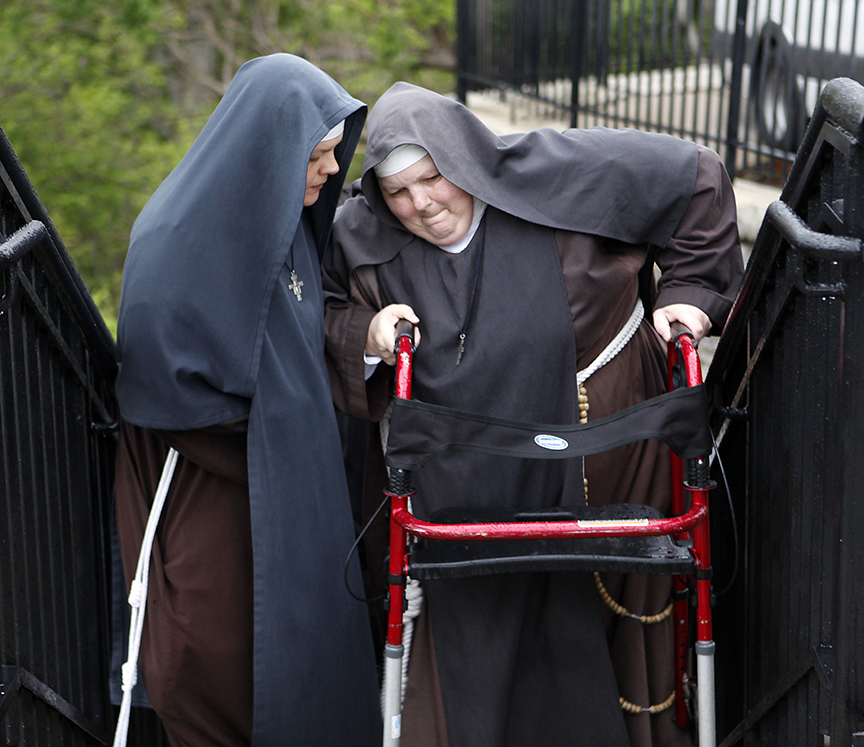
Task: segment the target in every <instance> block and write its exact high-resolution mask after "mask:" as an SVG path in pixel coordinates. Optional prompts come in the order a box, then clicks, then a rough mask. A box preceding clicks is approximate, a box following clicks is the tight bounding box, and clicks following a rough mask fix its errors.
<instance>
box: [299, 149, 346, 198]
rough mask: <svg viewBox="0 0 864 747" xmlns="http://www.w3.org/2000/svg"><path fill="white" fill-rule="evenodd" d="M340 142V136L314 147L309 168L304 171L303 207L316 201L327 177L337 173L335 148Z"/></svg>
mask: <svg viewBox="0 0 864 747" xmlns="http://www.w3.org/2000/svg"><path fill="white" fill-rule="evenodd" d="M341 142H342V135H339V136H338V137H334V138H333V139H332V140H322V141H321V142H320V143H318V145H316V146H315V150H313V151H312V155H311V156H309V167H308V168H307V169H306V195H305V196H304V198H303V206H304V207H309V206H310V205H314V204H315V203H316V202H317V201H318V195H319V194H321V187H323V186H324V182H326V181H327V177H328V176H332V175H333V174H338V173H339V164H338V163H337V162H336V146H337V145H339V143H341Z"/></svg>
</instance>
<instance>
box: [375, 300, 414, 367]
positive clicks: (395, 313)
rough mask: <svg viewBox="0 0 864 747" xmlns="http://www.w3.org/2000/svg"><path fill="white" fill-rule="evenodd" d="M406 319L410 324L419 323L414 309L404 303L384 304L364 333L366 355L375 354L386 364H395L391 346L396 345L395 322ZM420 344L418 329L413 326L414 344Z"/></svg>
mask: <svg viewBox="0 0 864 747" xmlns="http://www.w3.org/2000/svg"><path fill="white" fill-rule="evenodd" d="M400 319H407V320H408V321H409V322H411V323H412V324H419V323H420V319H419V318H418V317H417V315H416V314H415V313H414V309H412V308H411V307H410V306H407V305H406V304H404V303H394V304H390V305H389V306H385V307H384V308H383V309H381V311H379V312H378V313H377V314H376V315H375V316H374V317H372V321H371V322H370V323H369V331H368V332H367V333H366V355H367V356H369V357H370V358H371V357H375V356H377V357H378V358H380V359H381V360H382V361H384V362H385V363H386V364H387V365H388V366H393V365H395V364H396V356H395V354H394V353H393V348H394V347H396V322H398V321H399V320H400ZM419 344H420V330H419V329H417V328H416V327H415V328H414V346H415V347H416V346H417V345H419Z"/></svg>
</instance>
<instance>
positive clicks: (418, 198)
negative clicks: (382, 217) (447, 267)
mask: <svg viewBox="0 0 864 747" xmlns="http://www.w3.org/2000/svg"><path fill="white" fill-rule="evenodd" d="M378 184H379V185H380V187H381V192H382V194H383V195H384V202H386V203H387V207H389V208H390V212H392V213H393V215H395V216H396V217H397V218H398V219H399V220H400V221H401V222H402V225H403V226H405V228H407V229H408V230H409V231H411V233H413V234H415V235H416V236H419V237H420V238H421V239H426V241H428V242H429V243H430V244H435V245H436V246H449V245H450V244H455V243H456V242H457V241H459V240H460V239H462V238H464V237H465V235H466V234H467V233H468V229H469V228H471V221H472V219H473V217H474V199H473V198H472V197H471V195H469V194H468V193H467V192H465V191H464V190H462V189H459V187H457V186H456V185H454V184H452V183H451V182H448V181H447V180H446V179H445V178H444V177H443V176H441V174H439V173H438V169H437V168H436V167H435V163H434V161H433V160H432V157H431V156H425V157H424V158H421V159H420V160H419V161H417V163H415V164H414V165H413V166H409V167H408V168H407V169H405V170H404V171H400V172H399V173H398V174H393V175H392V176H384V177H379V179H378Z"/></svg>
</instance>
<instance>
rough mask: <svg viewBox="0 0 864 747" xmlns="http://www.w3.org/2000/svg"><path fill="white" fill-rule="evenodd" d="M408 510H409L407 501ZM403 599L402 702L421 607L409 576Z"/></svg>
mask: <svg viewBox="0 0 864 747" xmlns="http://www.w3.org/2000/svg"><path fill="white" fill-rule="evenodd" d="M408 510H409V511H410V510H411V506H410V503H409V506H408ZM405 599H406V600H407V602H408V607H407V609H406V610H405V612H403V613H402V646H403V647H404V651H405V652H404V654H403V655H402V702H403V703H404V702H405V688H406V687H407V685H408V663H409V661H410V660H411V642H412V640H413V638H414V620H416V619H417V616H418V615H419V614H420V611H421V610H422V609H423V587H422V586H421V585H420V582H419V581H418V580H417V579H416V578H409V579H408V581H407V583H406V584H405Z"/></svg>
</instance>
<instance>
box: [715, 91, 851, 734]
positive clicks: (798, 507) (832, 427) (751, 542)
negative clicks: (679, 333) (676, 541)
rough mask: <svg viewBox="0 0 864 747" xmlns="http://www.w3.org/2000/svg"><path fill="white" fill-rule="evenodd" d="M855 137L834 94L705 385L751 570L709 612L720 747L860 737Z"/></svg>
mask: <svg viewBox="0 0 864 747" xmlns="http://www.w3.org/2000/svg"><path fill="white" fill-rule="evenodd" d="M862 136H864V87H862V86H861V85H859V84H858V83H855V82H854V81H852V80H849V79H837V80H834V81H831V82H830V83H829V84H828V85H827V86H826V88H825V89H824V91H823V93H822V95H821V98H820V104H819V107H818V108H817V110H816V111H815V112H814V115H813V117H812V119H811V122H810V125H809V127H808V129H807V131H806V133H805V136H804V139H803V142H802V145H801V148H800V149H799V152H798V156H797V159H796V161H795V164H794V165H793V167H792V170H791V173H790V177H789V179H788V181H787V183H786V186H785V187H784V189H783V192H782V194H781V199H780V201H778V202H775V203H773V204H772V205H771V207H770V209H769V211H768V213H767V215H766V218H765V221H764V222H763V224H762V228H761V230H760V232H759V235H758V237H757V240H756V242H755V244H754V247H753V252H752V255H751V259H750V262H749V264H748V267H747V272H746V273H745V278H744V282H743V285H742V288H741V291H740V292H739V294H738V297H737V299H736V301H735V304H734V307H733V310H732V313H731V315H730V317H729V320H728V322H727V324H726V328H725V329H724V332H723V335H722V337H721V339H720V342H719V344H718V346H717V350H716V353H715V355H714V359H713V362H712V364H711V367H710V370H709V372H708V376H707V377H706V386H707V387H708V389H709V392H710V396H711V398H712V402H713V405H714V415H713V419H712V423H713V427H714V429H715V431H716V433H717V440H718V443H719V454H720V457H721V458H722V460H723V461H724V462H725V463H726V467H727V470H726V472H727V475H728V476H729V480H730V484H731V488H732V490H731V492H732V505H733V506H734V508H735V514H736V515H737V517H738V520H739V521H740V522H742V526H741V530H742V531H741V532H740V535H741V536H742V537H744V547H743V549H742V552H741V557H742V558H744V559H746V562H745V563H744V565H745V571H744V573H743V574H741V575H740V576H739V579H738V582H737V583H736V584H734V585H733V586H732V587H731V592H730V593H729V595H728V596H727V597H726V598H725V599H723V600H721V601H720V602H719V603H718V605H717V610H716V616H715V620H716V621H717V625H716V627H715V631H717V639H718V646H720V645H722V646H723V650H724V652H725V653H724V657H723V659H722V661H720V662H718V671H717V680H718V684H719V688H718V736H720V737H721V739H722V747H733V745H737V744H741V743H749V740H752V739H756V740H757V741H759V742H760V743H765V744H769V743H770V744H821V743H823V742H825V743H827V740H826V738H828V739H830V741H831V743H832V744H838V743H839V744H853V745H854V744H860V743H861V742H860V734H861V733H864V729H862V718H861V715H860V713H859V712H858V710H857V708H856V706H855V704H856V703H859V702H861V700H862V698H864V683H861V682H860V677H858V675H857V674H856V672H857V670H858V669H860V667H861V666H862V661H861V656H862V651H861V649H860V645H859V641H860V640H861V636H862V635H864V624H862V623H861V622H860V621H859V615H857V614H856V610H858V609H859V608H860V605H861V604H862V603H864V580H862V577H861V574H860V573H859V572H858V570H857V569H858V568H860V566H861V563H862V562H864V512H862V511H861V510H860V505H859V504H860V495H861V490H862V489H864V432H862V429H864V392H862V389H861V381H862V376H864V262H862V251H861V250H862V241H864V141H862ZM716 466H717V465H716V463H715V467H716ZM716 504H717V502H715V505H716ZM716 516H717V512H716V511H715V518H716ZM715 529H716V530H717V531H719V532H721V533H722V532H724V531H727V530H725V529H723V527H722V523H721V522H716V524H715ZM712 544H713V545H714V547H715V548H717V552H716V553H715V560H716V563H715V565H716V566H717V567H718V568H721V569H722V567H723V566H724V564H725V565H726V566H727V567H728V566H729V565H731V562H732V558H731V552H730V551H727V552H726V555H725V556H724V555H723V552H724V550H723V548H730V547H731V546H732V543H731V542H728V541H724V539H722V538H718V537H715V539H714V541H713V543H712ZM721 639H722V640H721ZM814 652H815V653H814ZM856 740H858V741H856Z"/></svg>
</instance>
